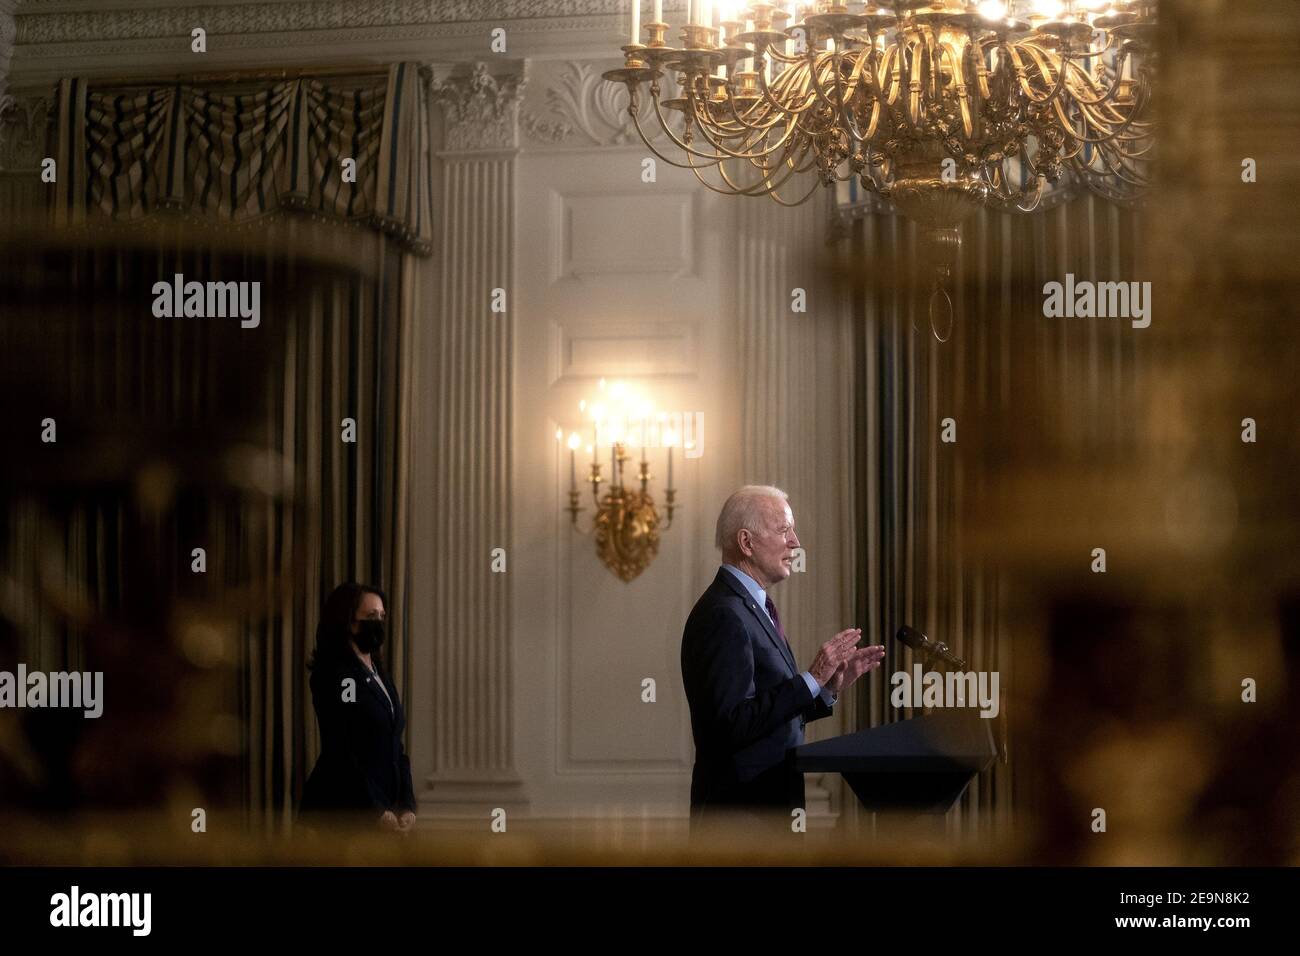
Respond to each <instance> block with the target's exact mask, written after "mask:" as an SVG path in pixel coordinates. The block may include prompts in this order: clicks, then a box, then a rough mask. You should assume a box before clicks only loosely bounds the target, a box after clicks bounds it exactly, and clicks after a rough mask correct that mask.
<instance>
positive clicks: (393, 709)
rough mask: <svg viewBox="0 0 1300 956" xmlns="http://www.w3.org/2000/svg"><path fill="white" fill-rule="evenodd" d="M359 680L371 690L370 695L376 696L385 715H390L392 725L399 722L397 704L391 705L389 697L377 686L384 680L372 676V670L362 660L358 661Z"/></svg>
mask: <svg viewBox="0 0 1300 956" xmlns="http://www.w3.org/2000/svg"><path fill="white" fill-rule="evenodd" d="M357 680H359V681H360V682H361V683H362V684H364V685H365V686H366V687H368V688H369V689H370V693H371V694H372V695H374V698H375V700H377V701H378V702H379V705H380V707H381V708H382V709H383V711H384V713H386V714H387V715H388V720H389V722H390V723H392V722H393V721H395V720H397V706H396V705H395V704H391V705H390V702H389V699H388V697H387V696H385V694H384V690H383V689H381V688H379V687H376V686H375V684H376V682H377V681H380V680H383V678H381V677H378V676H374V675H372V674H371V673H370V670H369V669H368V668H367V667H366V665H365V664H364V663H363V662H362V661H361V660H360V659H358V660H357Z"/></svg>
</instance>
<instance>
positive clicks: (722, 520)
mask: <svg viewBox="0 0 1300 956" xmlns="http://www.w3.org/2000/svg"><path fill="white" fill-rule="evenodd" d="M764 498H775V499H776V500H777V501H779V502H780V503H781V504H785V502H787V501H789V500H790V496H789V495H787V494H786V493H785V492H784V491H782V490H781V489H780V488H777V487H774V486H773V485H745V487H743V488H737V489H736V490H735V491H733V492H732V493H731V497H730V498H728V499H727V500H726V502H725V503H724V504H723V505H722V512H721V513H720V514H719V515H718V530H717V533H716V535H715V536H714V539H713V544H714V547H716V548H717V549H718V550H719V551H721V552H722V553H723V554H724V555H725V554H728V553H732V552H734V551H736V549H737V548H738V547H739V545H737V544H736V535H737V534H739V533H740V529H741V528H746V529H748V530H749V531H752V532H755V533H757V532H759V531H763V530H766V529H764V528H762V527H761V523H762V521H763V515H764V509H763V499H764Z"/></svg>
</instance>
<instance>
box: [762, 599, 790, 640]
mask: <svg viewBox="0 0 1300 956" xmlns="http://www.w3.org/2000/svg"><path fill="white" fill-rule="evenodd" d="M767 613H768V616H770V617H771V618H772V623H773V624H775V625H776V633H778V634H780V635H781V640H783V641H785V643H786V645H787V646H788V645H789V643H790V638H788V637H786V636H785V628H783V627H782V626H781V616H780V615H779V614H777V613H776V605H775V604H773V603H772V599H771V598H770V597H769V598H768V599H767Z"/></svg>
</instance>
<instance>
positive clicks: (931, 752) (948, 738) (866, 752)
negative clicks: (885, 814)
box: [795, 708, 997, 813]
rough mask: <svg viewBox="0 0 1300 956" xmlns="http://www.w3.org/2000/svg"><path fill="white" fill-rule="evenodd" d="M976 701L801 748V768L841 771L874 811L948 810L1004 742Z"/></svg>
mask: <svg viewBox="0 0 1300 956" xmlns="http://www.w3.org/2000/svg"><path fill="white" fill-rule="evenodd" d="M990 723H991V720H988V719H985V718H982V717H980V716H979V711H978V709H976V708H960V709H953V710H948V711H940V712H939V713H936V714H930V715H928V716H925V717H913V718H912V719H911V720H900V721H898V722H897V723H894V724H884V725H882V726H880V727H872V728H870V729H868V730H860V731H858V732H857V733H856V734H845V735H844V736H842V737H832V738H831V739H830V740H819V741H818V742H817V743H815V744H804V745H803V746H802V747H796V748H795V769H797V770H799V771H801V772H803V773H826V772H834V773H838V774H842V775H843V777H844V779H845V780H846V781H848V784H849V786H850V787H852V788H853V792H854V793H856V794H857V795H858V799H859V800H860V801H862V805H863V806H864V807H865V808H866V809H868V810H872V811H902V812H910V813H946V812H948V810H950V809H951V808H952V805H953V804H954V803H956V802H957V798H958V797H960V796H961V795H962V793H963V791H965V789H966V787H967V786H968V785H969V784H970V782H971V780H972V779H974V777H975V774H977V773H979V772H980V771H982V770H986V769H988V766H989V765H990V764H991V763H992V762H993V758H994V756H995V755H996V754H997V750H996V749H995V748H994V746H993V732H992V729H991V728H990V727H989V724H990Z"/></svg>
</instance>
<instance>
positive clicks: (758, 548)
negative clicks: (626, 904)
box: [682, 485, 885, 820]
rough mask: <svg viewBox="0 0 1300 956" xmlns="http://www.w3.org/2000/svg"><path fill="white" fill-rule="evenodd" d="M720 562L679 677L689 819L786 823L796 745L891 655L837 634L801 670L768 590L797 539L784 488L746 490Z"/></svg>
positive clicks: (794, 784) (730, 518) (692, 624)
mask: <svg viewBox="0 0 1300 956" xmlns="http://www.w3.org/2000/svg"><path fill="white" fill-rule="evenodd" d="M715 543H716V544H717V546H718V548H719V549H720V550H721V551H722V562H723V563H722V567H720V568H719V569H718V574H717V577H715V578H714V579H713V583H712V584H710V585H709V588H708V590H706V591H705V592H704V594H703V595H702V596H701V597H700V599H699V600H698V601H697V602H696V604H695V607H694V608H693V609H692V611H691V614H690V617H688V618H687V620H686V630H685V633H684V634H683V635H682V679H683V681H684V682H685V684H686V699H687V701H688V703H689V704H690V711H691V731H692V733H693V735H694V737H695V767H694V770H693V772H692V774H691V810H692V816H693V817H694V818H695V819H696V820H700V819H702V818H703V817H704V816H705V812H706V810H716V809H719V808H727V809H731V810H741V811H745V812H749V813H753V812H755V811H758V812H760V813H763V814H770V813H771V812H773V811H778V812H780V814H781V816H783V817H784V816H785V814H787V813H788V812H789V811H790V810H793V809H795V808H801V807H803V806H804V784H803V774H801V773H799V772H798V771H796V770H795V769H794V766H793V763H792V756H793V748H794V747H797V746H799V745H800V744H802V743H803V735H804V726H805V725H806V724H807V722H808V721H810V720H819V719H821V718H822V717H827V716H829V715H830V714H831V712H832V708H833V706H834V703H835V701H836V699H837V697H838V695H839V694H840V692H841V691H843V690H844V689H846V688H847V687H849V686H850V685H852V684H853V682H854V681H856V680H857V679H858V678H859V677H861V676H862V675H863V674H865V673H867V672H868V671H870V670H873V669H874V668H876V667H879V666H880V662H881V661H882V660H883V659H884V655H885V649H884V648H883V647H880V646H872V647H863V648H858V647H855V646H854V645H856V644H857V642H858V640H859V639H860V638H861V636H862V631H861V630H860V629H858V628H849V629H847V630H843V631H840V633H838V634H836V635H835V636H834V637H833V638H831V639H830V640H829V641H827V642H826V643H825V644H823V645H822V647H821V650H820V651H818V653H817V656H816V658H815V659H814V660H813V662H812V664H811V665H810V666H809V667H808V669H807V670H804V671H802V672H801V671H800V669H799V667H798V666H797V665H796V663H795V658H794V654H793V652H792V651H791V649H790V644H789V641H788V640H787V639H786V636H785V631H784V629H783V628H782V627H781V618H780V616H779V615H778V614H777V610H776V605H775V603H774V602H773V601H772V599H771V598H770V597H769V596H768V594H767V592H768V590H769V589H770V588H771V587H772V586H773V585H776V584H778V583H780V582H781V581H784V580H785V579H786V578H788V577H789V576H790V567H791V562H792V561H793V558H794V549H795V548H797V547H799V538H798V536H797V535H796V534H795V531H794V515H793V513H792V512H791V511H790V506H789V504H788V502H787V496H786V494H785V492H783V491H781V490H780V489H779V488H773V487H771V486H768V485H746V486H745V487H744V488H741V489H740V490H739V491H737V492H736V493H735V494H733V495H732V496H731V497H730V498H728V499H727V501H726V504H724V505H723V507H722V513H721V514H720V515H719V516H718V526H717V536H716V542H715Z"/></svg>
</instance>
